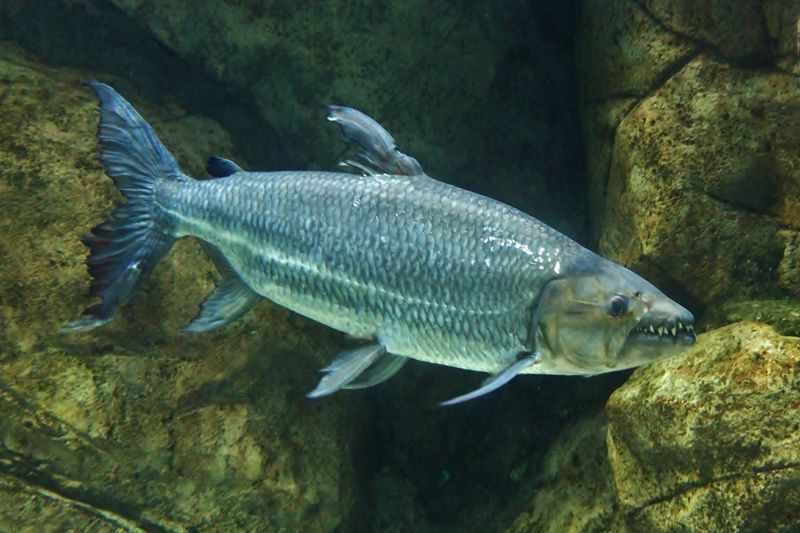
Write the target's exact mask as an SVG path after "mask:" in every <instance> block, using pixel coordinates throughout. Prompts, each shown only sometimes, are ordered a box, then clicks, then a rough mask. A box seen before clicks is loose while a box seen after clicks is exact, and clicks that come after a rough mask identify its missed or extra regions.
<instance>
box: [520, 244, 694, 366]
mask: <svg viewBox="0 0 800 533" xmlns="http://www.w3.org/2000/svg"><path fill="white" fill-rule="evenodd" d="M534 322H535V325H534V327H535V328H536V342H537V350H539V352H540V353H541V354H542V357H543V363H544V364H545V365H546V366H547V367H549V368H548V372H549V373H555V374H578V375H592V374H601V373H604V372H612V371H615V370H623V369H625V368H632V367H636V366H640V365H644V364H647V363H650V362H652V361H655V360H657V359H662V358H664V357H669V356H671V355H674V354H676V353H678V352H680V351H681V350H683V349H684V348H685V347H687V346H689V345H691V344H693V343H694V341H695V333H694V317H693V316H692V314H691V313H690V312H689V311H687V310H686V309H684V308H683V307H681V306H680V305H679V304H677V303H676V302H674V301H672V300H671V299H670V298H668V297H667V296H666V295H665V294H664V293H662V292H661V291H660V290H658V289H657V288H656V287H655V286H653V285H652V284H651V283H649V282H648V281H646V280H645V279H644V278H642V277H641V276H639V275H637V274H635V273H634V272H631V271H630V270H628V269H627V268H625V267H622V266H620V265H617V264H616V263H612V262H610V261H607V260H605V259H601V258H597V260H596V261H592V266H591V267H589V268H583V269H581V270H578V271H576V272H573V273H568V274H566V275H564V276H562V277H559V278H556V279H554V280H552V281H551V282H550V283H549V284H548V285H547V287H546V288H545V289H544V291H543V292H542V295H541V297H540V299H539V302H538V305H537V306H536V311H535V317H534Z"/></svg>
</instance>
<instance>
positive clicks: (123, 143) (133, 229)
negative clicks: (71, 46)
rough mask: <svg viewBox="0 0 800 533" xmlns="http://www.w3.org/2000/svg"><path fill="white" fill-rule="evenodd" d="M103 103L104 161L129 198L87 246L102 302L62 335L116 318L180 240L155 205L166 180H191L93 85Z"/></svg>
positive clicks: (148, 132)
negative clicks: (161, 186)
mask: <svg viewBox="0 0 800 533" xmlns="http://www.w3.org/2000/svg"><path fill="white" fill-rule="evenodd" d="M89 85H90V86H91V88H92V89H93V90H94V92H95V93H96V94H97V97H98V99H99V100H100V126H99V128H98V134H97V137H98V139H99V143H100V160H101V161H102V162H103V165H104V166H105V169H106V173H107V174H108V175H109V176H110V177H111V178H112V179H113V180H114V183H115V184H116V186H117V188H118V189H119V190H120V192H122V194H123V195H124V196H125V198H126V199H127V202H126V203H125V204H123V205H121V206H119V207H118V208H117V209H116V210H115V211H114V213H113V214H112V215H111V218H110V219H109V220H108V221H107V222H105V223H104V224H101V225H99V226H97V227H96V228H94V229H92V234H91V235H87V236H86V237H84V239H83V242H84V244H86V245H87V246H88V247H89V249H90V255H89V258H88V259H87V261H86V263H87V265H88V270H89V274H90V275H91V276H92V285H91V289H90V296H91V297H92V298H93V299H96V300H98V302H97V303H96V304H94V305H92V306H90V307H87V308H86V309H85V310H84V311H83V316H81V318H80V319H78V320H76V321H74V322H70V323H69V324H67V325H66V326H65V327H64V328H63V329H62V331H63V332H80V331H88V330H90V329H94V328H96V327H98V326H101V325H103V324H105V323H106V322H108V321H109V320H111V318H112V317H113V316H114V314H115V313H116V312H117V310H118V309H119V308H120V306H122V305H124V304H125V303H127V302H128V301H129V300H130V299H131V297H132V296H133V293H134V291H135V290H136V289H137V288H138V287H139V285H140V284H141V283H142V282H143V281H144V280H145V279H146V278H147V276H148V275H149V274H150V272H151V271H152V270H153V267H154V266H155V265H156V263H157V262H158V260H159V259H160V258H161V257H162V256H163V255H164V254H165V253H166V252H167V250H169V248H170V247H171V246H172V244H173V243H174V242H175V237H174V236H173V235H172V232H171V228H170V227H169V224H168V221H166V220H164V216H163V214H162V213H161V212H160V211H159V210H158V209H157V208H156V206H155V205H154V200H155V193H156V189H157V188H158V185H159V183H160V182H161V181H163V180H187V179H189V178H188V177H186V176H185V175H184V174H183V173H181V171H180V168H178V164H177V163H176V162H175V158H173V157H172V155H171V154H170V153H169V152H168V151H167V149H166V148H165V147H164V145H163V144H161V141H159V140H158V137H157V136H156V134H155V132H153V129H152V128H151V127H150V126H149V125H148V124H147V122H145V120H144V119H143V118H142V117H141V116H140V115H139V113H137V112H136V110H135V109H134V108H133V107H132V106H131V105H130V104H129V103H128V102H127V101H126V100H125V99H124V98H122V97H121V96H120V95H119V94H117V92H116V91H115V90H114V89H112V88H111V87H109V86H108V85H105V84H103V83H97V82H92V83H90V84H89Z"/></svg>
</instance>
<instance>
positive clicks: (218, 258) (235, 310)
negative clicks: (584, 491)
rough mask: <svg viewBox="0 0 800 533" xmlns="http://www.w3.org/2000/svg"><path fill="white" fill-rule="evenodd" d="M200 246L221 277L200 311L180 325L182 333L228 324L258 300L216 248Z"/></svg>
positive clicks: (201, 331)
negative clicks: (189, 320) (186, 323)
mask: <svg viewBox="0 0 800 533" xmlns="http://www.w3.org/2000/svg"><path fill="white" fill-rule="evenodd" d="M202 245H203V250H205V252H206V253H207V254H208V255H209V257H210V258H211V260H212V261H214V264H215V265H217V269H218V270H219V272H220V274H222V279H220V280H219V283H217V286H216V288H215V289H214V291H213V292H212V293H211V294H210V295H209V296H208V298H206V299H205V301H204V302H203V304H202V306H201V307H200V313H199V314H198V315H197V316H196V317H195V318H194V319H193V320H192V321H191V322H190V323H189V324H188V325H186V326H184V327H182V328H181V331H182V332H184V333H203V332H205V331H210V330H212V329H216V328H219V327H222V326H225V325H227V324H230V323H231V322H233V321H234V320H236V319H237V318H240V317H241V316H242V315H244V314H245V313H246V312H247V311H249V310H250V308H252V307H253V305H254V304H255V303H256V301H257V300H258V294H257V293H256V292H255V291H253V289H251V288H250V287H248V286H247V285H246V284H245V282H244V281H242V279H241V278H240V277H239V275H238V274H237V273H236V271H235V270H234V269H233V267H231V265H230V263H228V260H227V259H225V257H224V256H223V255H222V254H221V253H220V251H219V250H217V249H216V248H214V247H213V246H211V245H210V244H208V243H202Z"/></svg>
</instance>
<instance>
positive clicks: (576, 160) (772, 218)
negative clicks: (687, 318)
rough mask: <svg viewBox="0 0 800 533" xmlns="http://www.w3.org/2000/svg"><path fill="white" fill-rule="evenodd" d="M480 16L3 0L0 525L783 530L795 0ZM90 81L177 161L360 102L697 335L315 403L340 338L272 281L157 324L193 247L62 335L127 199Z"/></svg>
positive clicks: (796, 148) (221, 1) (328, 140)
mask: <svg viewBox="0 0 800 533" xmlns="http://www.w3.org/2000/svg"><path fill="white" fill-rule="evenodd" d="M485 4H486V5H483V4H481V3H453V2H445V1H433V2H421V1H415V0H412V1H410V2H385V3H369V2H364V3H344V2H336V1H328V2H326V1H321V2H313V3H295V2H263V1H256V0H252V1H248V2H235V1H233V0H217V1H210V2H202V3H188V2H183V1H179V0H166V1H155V0H153V1H150V0H59V1H53V2H23V1H21V0H16V1H14V0H12V1H5V2H3V1H0V40H2V41H0V162H1V163H2V168H3V172H2V177H1V178H0V326H2V327H1V328H0V331H1V332H2V333H0V530H18V529H26V528H27V529H28V530H32V531H37V530H54V531H60V530H81V531H119V530H122V531H220V530H225V531H278V530H281V531H342V532H344V531H423V532H425V531H431V532H434V531H437V532H438V531H502V530H508V531H514V532H522V531H554V532H555V531H674V530H676V529H677V530H693V531H771V530H775V531H778V530H785V531H792V530H795V529H797V528H800V503H798V502H800V451H799V450H800V440H798V439H799V437H798V435H800V431H799V430H800V373H799V372H800V371H799V370H798V369H800V360H799V359H800V345H798V342H800V341H798V339H797V338H796V337H794V336H793V335H799V334H800V305H798V299H799V298H800V291H798V288H797V287H798V286H800V285H799V284H798V283H799V282H800V277H798V272H800V270H798V266H800V245H798V242H800V241H799V240H798V231H800V222H798V218H797V217H798V215H797V214H796V213H800V209H798V207H800V206H798V197H800V135H799V134H798V133H797V131H800V130H798V129H797V128H796V127H795V125H796V124H797V123H798V119H800V86H798V85H799V84H798V75H800V66H799V65H800V63H798V57H800V56H798V53H799V52H800V51H799V50H798V48H799V47H800V45H798V43H800V37H798V27H800V26H798V24H800V23H798V17H800V2H795V1H793V0H791V1H770V0H760V1H756V0H743V1H741V2H714V1H711V0H702V1H691V2H690V1H683V0H671V1H659V0H652V1H649V0H582V1H576V2H526V1H522V0H501V1H499V2H491V3H485ZM88 79H100V80H102V81H107V82H110V83H111V84H112V85H114V86H115V87H116V88H117V89H118V90H119V91H120V92H121V93H122V94H124V95H125V96H126V97H128V98H129V99H130V100H131V101H132V103H133V104H134V105H135V106H136V107H137V108H138V109H139V110H140V111H141V112H142V114H143V115H144V116H145V117H146V118H147V119H148V120H149V121H150V122H151V123H152V125H153V127H154V128H155V129H156V131H157V132H158V133H159V135H160V137H161V138H162V140H163V141H164V142H165V144H166V145H167V146H168V147H169V148H170V149H171V150H173V152H174V153H175V155H176V157H177V159H178V160H179V162H180V164H181V165H182V167H183V168H184V169H185V170H186V171H187V172H188V173H190V174H192V175H194V176H197V177H202V176H203V170H202V169H203V162H204V160H205V158H206V157H207V156H208V155H209V154H215V153H216V154H221V155H225V156H228V157H231V158H233V159H235V160H237V161H239V162H240V163H241V164H242V165H243V166H245V167H246V168H253V169H264V170H268V169H277V168H297V169H302V168H332V167H333V165H334V164H335V162H336V161H337V158H338V157H339V156H340V155H341V149H342V145H341V143H340V141H339V140H338V138H337V136H336V133H337V132H336V130H335V128H331V127H330V125H329V124H327V123H326V121H325V120H324V116H323V115H324V113H323V111H322V108H321V106H322V104H325V103H332V102H335V103H342V104H346V105H352V106H354V107H358V108H360V109H362V110H364V111H366V112H368V113H369V114H371V115H372V116H374V117H375V118H377V119H378V120H379V121H381V122H382V123H383V124H384V125H386V126H387V128H388V129H389V130H390V131H391V132H392V133H393V134H394V136H395V138H396V139H397V141H398V144H399V145H400V147H401V148H402V149H403V150H404V151H406V152H408V153H410V154H412V155H414V156H415V157H417V158H418V159H419V160H420V162H421V163H422V164H423V166H424V167H425V168H426V170H427V171H428V172H429V173H430V174H432V175H434V176H436V177H441V178H442V179H444V180H446V181H450V182H452V183H455V184H458V185H461V186H464V187H466V188H469V189H471V190H475V191H478V192H482V193H485V194H488V195H490V196H492V197H495V198H498V199H501V200H504V201H506V202H508V203H511V204H513V205H515V206H517V207H520V208H521V209H524V210H526V211H528V212H530V213H532V214H534V215H536V216H537V217H539V218H540V219H542V220H544V221H545V222H547V223H549V224H551V225H553V226H555V227H556V228H558V229H560V230H562V231H564V232H566V233H567V234H569V235H570V236H572V237H574V238H576V239H578V240H579V241H580V242H582V243H584V244H586V245H588V246H590V247H593V248H596V249H599V251H600V252H601V253H603V254H604V255H606V256H608V257H610V258H612V259H614V260H616V261H618V262H621V263H623V264H625V265H628V266H630V267H631V268H633V269H634V270H636V271H638V272H640V273H643V274H644V275H646V276H647V277H648V278H650V279H651V280H652V281H654V282H655V283H656V284H657V285H658V286H660V287H662V288H663V289H665V290H666V292H668V294H670V295H671V296H673V297H675V298H676V299H678V300H679V301H681V302H682V303H685V304H686V305H687V306H688V307H690V308H691V310H692V311H693V312H695V315H696V316H697V317H698V318H700V326H701V329H705V330H707V331H708V333H705V334H703V335H701V336H700V339H699V342H698V344H697V345H696V346H695V347H694V348H693V349H691V350H689V351H687V352H686V353H685V354H682V355H681V356H678V357H675V358H672V359H669V360H666V361H663V362H660V363H657V364H654V365H651V366H649V367H647V368H643V369H640V370H637V371H636V372H634V373H633V375H632V377H630V379H628V380H627V382H625V381H626V379H627V378H628V376H629V375H630V373H619V374H612V375H606V376H601V377H598V378H592V379H586V380H585V379H569V378H557V377H554V378H538V377H528V378H526V379H519V380H515V382H513V383H511V384H510V385H509V386H507V387H505V388H504V389H503V390H501V391H499V392H497V393H495V394H494V395H492V396H491V397H489V398H486V399H483V400H480V401H477V402H474V403H471V404H467V405H465V406H461V407H458V408H454V409H447V410H440V409H435V408H434V407H433V406H434V405H435V404H436V402H437V401H440V400H442V399H445V398H448V397H451V396H454V395H457V394H459V393H461V392H463V391H465V390H469V389H470V388H472V387H474V386H475V384H476V383H478V382H479V381H480V379H481V376H478V375H473V374H470V373H465V372H459V371H455V370H450V369H444V368H436V367H431V366H425V365H414V364H412V365H409V367H408V368H407V369H405V370H404V371H403V372H402V373H401V374H400V375H399V376H398V377H397V378H395V379H393V380H392V381H391V382H389V383H387V384H385V385H383V386H381V387H377V388H375V389H370V390H368V391H356V392H353V393H343V394H341V395H336V396H334V397H332V398H327V399H325V400H324V401H310V400H307V399H306V398H305V397H304V393H305V392H306V391H308V390H310V389H311V388H313V386H314V385H315V383H316V380H317V377H318V375H317V372H316V369H318V368H320V367H322V366H325V364H326V363H327V361H328V360H329V359H330V358H331V357H332V356H333V355H334V354H335V352H336V351H337V349H338V346H339V342H340V339H339V337H338V336H337V335H336V334H334V333H333V332H331V331H329V330H327V329H325V328H322V327H320V326H318V325H316V324H314V323H311V322H309V321H307V320H304V319H302V318H300V317H297V316H295V315H293V314H291V313H289V312H287V311H284V310H282V309H280V308H278V307H276V306H273V305H271V304H269V303H268V302H263V303H261V304H259V305H258V306H257V308H256V309H255V310H254V311H253V312H252V313H250V314H248V315H247V316H246V317H245V318H244V319H242V320H240V321H239V322H237V323H236V324H235V325H232V326H231V327H228V328H225V329H223V330H221V331H219V332H214V333H212V334H208V335H202V336H196V337H195V336H185V335H180V334H178V333H177V328H178V327H179V326H181V325H183V324H184V323H186V322H187V321H188V320H189V319H190V318H191V317H192V316H193V314H194V313H195V312H196V310H197V305H198V304H199V302H200V301H202V299H203V297H204V296H205V295H206V294H207V293H208V292H210V290H211V288H212V287H213V284H214V282H215V279H216V273H215V272H214V269H213V267H212V266H211V265H210V264H209V262H208V261H207V260H206V259H205V258H204V257H203V254H202V253H201V252H200V250H199V247H197V246H196V244H195V243H193V242H190V241H187V242H181V243H179V244H178V245H177V246H176V247H175V249H173V250H172V251H171V252H170V254H168V256H167V257H166V259H165V260H164V261H162V263H161V264H160V265H159V267H158V268H157V269H156V271H155V273H154V275H153V276H152V278H151V279H150V280H149V281H148V283H146V284H145V286H144V287H143V289H142V290H141V291H140V292H139V294H138V295H137V297H136V298H135V299H134V301H133V302H132V303H131V304H130V305H129V306H127V307H126V308H125V309H124V310H123V312H122V313H121V314H120V316H119V317H117V318H116V319H115V320H114V321H113V322H112V323H111V324H109V325H108V326H106V327H104V328H101V329H99V330H97V331H96V332H93V333H91V334H86V335H79V336H63V335H59V334H58V333H57V330H58V328H59V327H60V326H61V325H62V324H64V323H65V322H67V321H68V320H70V319H72V318H74V317H75V316H77V314H78V313H79V312H80V309H81V308H82V306H83V305H84V304H85V303H86V300H85V298H86V297H85V295H86V291H87V287H88V276H87V275H86V272H85V267H84V265H83V261H84V258H85V249H84V248H83V246H82V245H81V244H80V241H79V236H80V235H81V234H83V233H85V232H86V231H88V230H89V229H90V228H91V227H92V226H94V225H96V224H97V223H99V222H100V221H102V220H103V218H104V217H105V216H107V214H108V213H109V212H110V210H111V209H112V206H113V205H114V203H115V202H117V201H119V196H118V194H117V193H116V192H115V191H114V190H113V185H112V184H111V181H110V180H109V179H107V178H106V177H104V175H103V172H102V168H101V166H100V164H99V162H98V161H97V157H96V152H97V146H96V141H95V139H94V131H95V128H96V123H97V111H96V104H95V102H94V101H93V98H92V96H91V94H90V93H89V91H88V90H87V89H86V88H85V87H84V86H83V85H82V82H83V81H85V80H88ZM584 162H585V163H584ZM742 321H743V322H742ZM765 323H766V324H765ZM726 324H730V325H726ZM623 383H624V385H623ZM615 389H617V390H616V391H615V392H614V393H613V395H611V396H610V399H609V395H610V394H611V392H612V391H614V390H615ZM607 400H608V403H607V405H606V406H605V408H604V404H606V401H607Z"/></svg>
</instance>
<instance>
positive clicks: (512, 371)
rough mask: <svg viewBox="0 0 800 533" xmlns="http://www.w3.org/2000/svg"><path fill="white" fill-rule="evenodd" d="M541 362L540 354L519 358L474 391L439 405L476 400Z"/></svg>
mask: <svg viewBox="0 0 800 533" xmlns="http://www.w3.org/2000/svg"><path fill="white" fill-rule="evenodd" d="M538 362H539V356H538V355H536V354H531V355H528V356H527V357H524V358H522V359H520V360H518V361H517V362H516V363H514V364H513V365H511V366H509V367H508V368H506V369H505V370H503V371H501V372H500V373H498V374H495V375H493V376H490V377H489V378H488V379H487V380H486V381H484V382H483V385H482V386H481V387H479V388H478V389H475V390H474V391H472V392H468V393H467V394H463V395H461V396H457V397H455V398H453V399H452V400H447V401H446V402H442V403H440V404H439V405H440V406H442V407H445V406H449V405H456V404H459V403H463V402H468V401H469V400H474V399H475V398H478V397H479V396H483V395H484V394H489V393H490V392H493V391H495V390H497V389H499V388H500V387H502V386H503V385H505V384H506V383H508V382H509V381H511V380H512V379H514V377H515V376H516V375H517V374H519V373H520V372H522V371H523V370H525V369H526V368H528V367H530V366H533V365H535V364H537V363H538Z"/></svg>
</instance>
